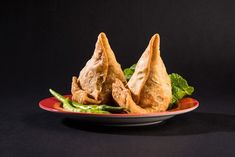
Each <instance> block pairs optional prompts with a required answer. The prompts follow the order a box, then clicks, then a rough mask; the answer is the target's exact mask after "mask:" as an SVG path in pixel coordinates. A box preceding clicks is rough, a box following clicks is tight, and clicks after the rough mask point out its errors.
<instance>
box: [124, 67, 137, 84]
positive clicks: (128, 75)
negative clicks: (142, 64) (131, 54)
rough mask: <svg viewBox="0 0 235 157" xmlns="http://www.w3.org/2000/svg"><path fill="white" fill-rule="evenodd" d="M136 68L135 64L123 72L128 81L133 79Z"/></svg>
mask: <svg viewBox="0 0 235 157" xmlns="http://www.w3.org/2000/svg"><path fill="white" fill-rule="evenodd" d="M135 67H136V64H133V65H132V66H131V67H130V68H126V69H124V71H123V72H124V75H125V78H126V80H127V81H129V80H130V79H131V76H132V75H133V73H134V72H135Z"/></svg>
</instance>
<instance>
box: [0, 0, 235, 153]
mask: <svg viewBox="0 0 235 157" xmlns="http://www.w3.org/2000/svg"><path fill="white" fill-rule="evenodd" d="M234 6H235V3H234V1H233V0H230V1H229V0H223V1H219V0H216V1H212V0H211V1H210V0H197V1H188V0H185V1H183V0H180V1H168V0H165V1H159V0H150V1H144V0H132V1H112V0H100V1H92V0H86V1H73V2H72V1H58V0H53V1H46V2H43V1H18V2H13V1H9V2H7V3H4V4H1V8H2V9H1V20H0V30H1V31H0V32H1V35H0V41H1V46H0V52H1V62H0V68H1V98H2V99H3V101H2V102H1V108H2V109H1V111H0V116H1V122H0V124H1V125H0V132H1V133H2V134H1V135H0V156H4V157H5V156H28V155H34V156H36V155H38V156H49V155H61V156H63V155H70V156H71V155H72V156H79V155H80V156H84V154H86V155H88V156H91V155H93V156H95V155H97V156H104V155H105V154H106V155H108V156H110V155H113V156H115V155H116V156H120V155H122V156H125V155H128V154H129V155H134V156H143V155H144V154H145V155H147V156H156V155H164V156H168V155H169V156H178V155H181V156H186V155H187V156H211V155H214V156H216V155H218V156H233V154H232V153H233V150H232V148H234V144H235V142H234V141H235V134H234V131H235V129H234V128H235V116H234V112H235V104H234V101H233V96H234V88H235V85H234V81H235V74H234V70H235V62H234V59H235V20H234V19H235V9H234ZM101 31H103V32H105V33H106V34H107V36H108V38H109V42H110V45H111V47H112V49H113V51H114V52H115V55H116V58H117V60H118V62H119V63H120V64H121V65H122V67H123V68H125V67H129V66H130V65H132V64H133V63H136V62H137V61H138V59H139V57H140V55H141V54H142V52H143V51H144V49H145V48H146V46H147V44H148V42H149V40H150V38H151V36H152V35H153V34H155V33H159V34H160V36H161V56H162V58H163V60H164V63H165V65H166V67H167V70H168V72H169V73H172V72H177V73H179V74H181V75H183V76H184V77H185V78H186V79H187V80H188V82H189V84H191V85H193V86H194V87H195V89H196V90H195V94H194V97H195V98H197V99H198V100H199V101H200V104H201V106H200V108H199V109H198V110H197V112H195V113H192V114H191V113H190V114H187V115H186V116H179V117H177V118H175V119H174V120H169V122H167V123H168V124H165V125H163V126H153V127H146V128H138V129H135V130H131V129H126V130H125V129H121V128H118V129H107V128H92V127H85V128H84V127H80V128H79V127H77V126H76V122H67V121H66V119H64V118H62V117H60V116H57V115H54V114H51V113H47V112H45V111H42V110H41V109H39V108H38V106H37V105H38V101H40V100H41V99H42V98H45V97H48V96H49V92H48V88H53V89H55V90H57V91H59V92H61V93H69V92H70V83H71V77H72V76H73V75H78V74H79V72H80V70H81V69H82V67H83V66H84V65H85V63H86V61H87V60H88V59H89V58H90V57H91V55H92V53H93V50H94V46H95V42H96V40H97V36H98V34H99V33H100V32H101ZM117 130H118V131H117ZM137 130H139V131H137ZM61 145H62V146H61ZM19 152H21V153H22V155H19V154H18V153H19ZM82 154H83V155H82Z"/></svg>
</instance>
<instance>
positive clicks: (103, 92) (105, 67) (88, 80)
mask: <svg viewBox="0 0 235 157" xmlns="http://www.w3.org/2000/svg"><path fill="white" fill-rule="evenodd" d="M116 78H118V79H120V80H121V82H122V83H124V84H126V83H127V82H126V79H125V76H124V73H123V71H122V69H121V66H120V64H119V63H118V62H117V60H116V58H115V55H114V53H113V51H112V49H111V47H110V45H109V42H108V39H107V37H106V35H105V34H104V33H100V34H99V36H98V39H97V42H96V46H95V50H94V53H93V56H92V58H91V59H90V60H89V61H88V62H87V63H86V65H85V67H84V68H83V69H82V70H81V72H80V75H79V77H78V78H77V77H75V76H74V77H73V79H72V88H71V92H72V99H73V100H75V101H77V102H78V103H82V104H103V103H109V102H111V101H112V83H113V82H114V81H115V79H116Z"/></svg>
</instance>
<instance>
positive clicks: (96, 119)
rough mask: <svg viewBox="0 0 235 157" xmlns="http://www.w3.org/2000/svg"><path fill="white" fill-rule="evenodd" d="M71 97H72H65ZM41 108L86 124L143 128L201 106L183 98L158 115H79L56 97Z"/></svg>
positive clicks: (45, 100) (194, 100)
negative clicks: (63, 106) (173, 106)
mask: <svg viewBox="0 0 235 157" xmlns="http://www.w3.org/2000/svg"><path fill="white" fill-rule="evenodd" d="M65 97H71V95H65ZM39 106H40V108H42V109H44V110H46V111H50V112H54V113H59V114H63V115H66V117H70V118H76V119H77V120H79V121H81V122H85V123H86V124H95V125H109V126H143V125H152V124H159V123H161V122H163V121H165V120H167V119H170V118H172V117H174V116H176V115H180V114H184V113H187V112H191V111H193V110H195V109H196V108H197V107H198V106H199V102H198V101H197V100H196V99H193V98H183V99H181V100H180V101H179V103H178V105H177V107H176V108H174V109H171V110H168V111H165V112H158V113H149V114H116V113H115V114H94V113H78V112H70V111H66V110H64V109H63V108H62V107H61V105H60V102H59V101H58V100H57V99H55V98H54V97H50V98H46V99H43V100H41V101H40V102H39Z"/></svg>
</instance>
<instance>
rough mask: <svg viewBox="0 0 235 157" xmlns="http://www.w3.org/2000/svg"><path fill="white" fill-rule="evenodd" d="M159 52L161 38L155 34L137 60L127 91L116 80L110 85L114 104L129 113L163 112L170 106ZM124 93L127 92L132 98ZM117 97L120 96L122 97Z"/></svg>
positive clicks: (169, 97)
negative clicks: (124, 108)
mask: <svg viewBox="0 0 235 157" xmlns="http://www.w3.org/2000/svg"><path fill="white" fill-rule="evenodd" d="M159 49H160V36H159V35H158V34H155V35H154V36H153V37H152V38H151V40H150V42H149V45H148V47H147V48H146V50H145V51H144V53H143V54H142V56H141V58H140V59H139V61H138V63H137V65H136V69H135V72H134V74H133V75H132V77H131V79H130V80H129V82H128V83H127V87H124V85H123V84H122V83H121V82H120V81H119V80H118V79H117V80H116V82H115V83H114V84H113V92H112V95H113V98H114V100H115V101H116V102H117V103H118V104H119V105H120V106H122V107H126V108H127V109H128V110H129V111H130V112H131V113H148V112H161V111H166V110H167V108H168V106H169V104H170V102H171V98H172V92H171V81H170V78H169V76H168V74H167V71H166V68H165V65H164V63H163V61H162V59H161V56H160V50H159ZM123 87H124V88H125V89H124V88H123ZM126 90H130V93H131V94H130V93H128V92H126ZM120 93H123V94H122V96H120ZM130 99H133V100H130Z"/></svg>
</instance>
